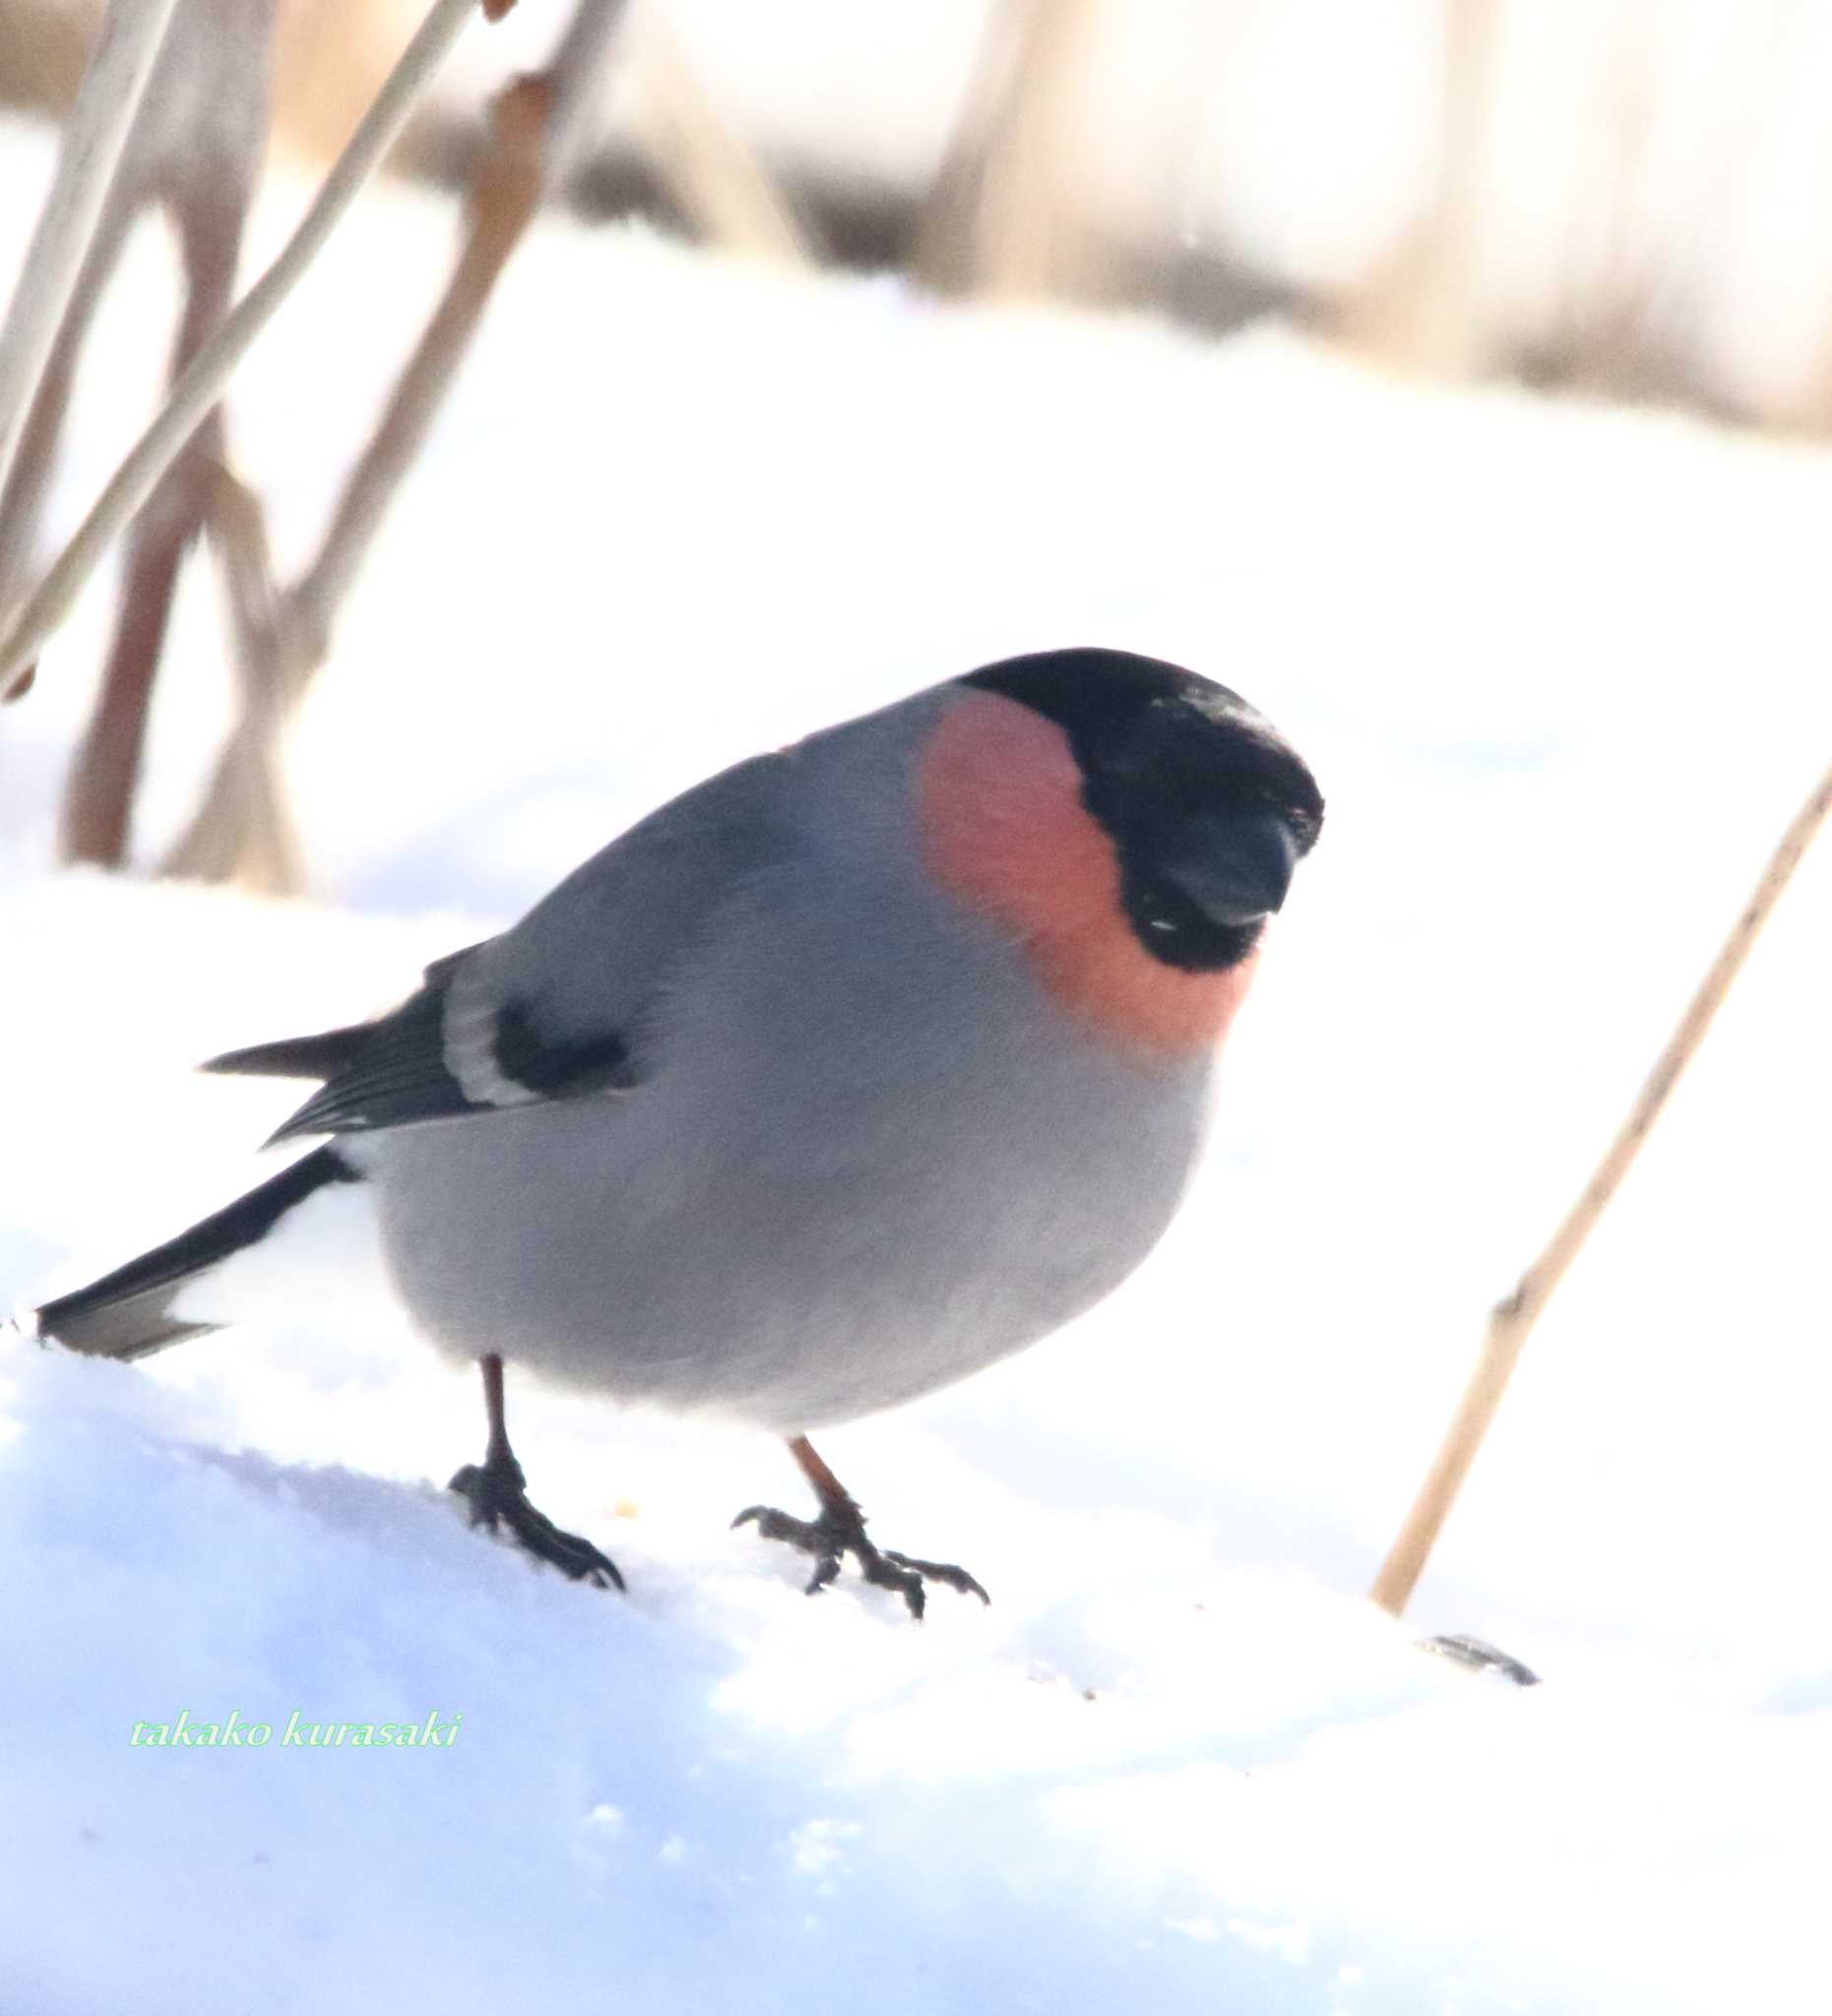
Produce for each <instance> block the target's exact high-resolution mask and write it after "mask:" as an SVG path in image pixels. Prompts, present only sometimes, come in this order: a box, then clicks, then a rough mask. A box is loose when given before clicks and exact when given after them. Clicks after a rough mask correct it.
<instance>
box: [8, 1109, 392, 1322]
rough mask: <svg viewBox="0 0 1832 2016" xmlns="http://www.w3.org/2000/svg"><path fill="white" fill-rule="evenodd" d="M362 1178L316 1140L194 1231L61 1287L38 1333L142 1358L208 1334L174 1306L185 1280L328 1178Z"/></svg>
mask: <svg viewBox="0 0 1832 2016" xmlns="http://www.w3.org/2000/svg"><path fill="white" fill-rule="evenodd" d="M357 1180H359V1179H358V1177H357V1175H356V1171H355V1170H354V1169H352V1168H351V1167H350V1166H349V1165H348V1164H347V1163H346V1162H345V1161H344V1160H343V1159H342V1158H341V1157H340V1156H339V1155H338V1153H337V1151H336V1149H334V1148H315V1149H313V1151H312V1152H311V1154H310V1155H307V1156H303V1157H301V1158H300V1160H299V1161H297V1162H295V1163H293V1164H292V1165H291V1166H288V1167H286V1168H284V1169H282V1170H281V1172H280V1174H279V1175H277V1176H271V1177H269V1179H268V1180H267V1181H266V1182H265V1183H262V1184H261V1185H260V1186H259V1187H258V1188H256V1189H253V1190H250V1191H249V1192H248V1193H247V1195H246V1196H244V1197H238V1198H236V1200H235V1202H234V1203H233V1204H229V1205H225V1206H224V1207H223V1209H222V1210H221V1211H216V1212H212V1214H211V1215H210V1217H208V1218H206V1219H202V1220H200V1221H199V1222H198V1223H197V1224H196V1225H194V1226H193V1227H192V1228H191V1229H190V1230H189V1231H183V1232H180V1233H179V1234H178V1236H177V1237H176V1238H175V1239H167V1240H166V1241H165V1243H164V1244H163V1245H162V1246H155V1247H154V1248H153V1250H152V1251H151V1252H149V1253H142V1254H141V1256H140V1258H139V1259H138V1260H130V1261H128V1263H127V1265H126V1266H125V1267H117V1268H116V1269H115V1270H114V1272H113V1273H112V1274H104V1275H103V1276H102V1278H101V1279H100V1280H99V1281H93V1282H91V1283H90V1285H89V1287H88V1288H80V1289H78V1290H77V1291H76V1292H74V1293H72V1294H67V1295H59V1296H58V1297H57V1299H56V1300H55V1301H52V1302H46V1303H45V1304H44V1306H43V1307H42V1308H41V1309H39V1310H38V1311H37V1322H36V1327H37V1333H38V1335H39V1336H40V1337H44V1338H49V1339H51V1340H52V1341H53V1342H54V1343H57V1344H61V1345H65V1346H67V1347H68V1348H69V1349H70V1350H71V1351H81V1352H89V1353H92V1354H93V1355H95V1356H98V1357H107V1358H138V1357H144V1356H145V1355H147V1354H148V1353H149V1352H155V1351H160V1350H163V1348H164V1347H165V1346H166V1345H168V1344H179V1343H182V1341H183V1340H184V1339H185V1338H187V1337H201V1336H202V1335H203V1334H204V1333H205V1332H206V1331H208V1330H214V1329H215V1328H216V1327H217V1326H216V1325H215V1324H214V1323H187V1322H185V1321H183V1320H182V1319H180V1318H179V1317H176V1316H174V1315H173V1314H172V1313H171V1308H172V1304H173V1303H174V1302H175V1301H176V1300H177V1299H178V1295H179V1293H180V1292H181V1291H182V1290H183V1288H184V1287H185V1285H186V1284H187V1283H188V1282H190V1281H192V1280H194V1279H195V1278H196V1277H197V1276H198V1275H200V1274H202V1273H203V1272H204V1270H205V1269H206V1268H209V1267H214V1266H216V1265H217V1263H218V1262H219V1261H221V1260H226V1259H227V1258H228V1257H229V1255H230V1254H231V1253H239V1252H240V1251H241V1250H242V1248H243V1247H244V1246H252V1245H253V1244H254V1243H255V1241H256V1240H257V1239H259V1238H262V1237H264V1236H265V1235H266V1234H267V1233H268V1232H269V1231H271V1230H272V1229H274V1227H275V1226H276V1225H278V1224H279V1222H280V1221H281V1219H283V1218H284V1216H285V1215H286V1213H287V1212H288V1211H290V1210H291V1209H292V1207H293V1206H294V1205H295V1204H301V1203H303V1202H304V1201H305V1199H306V1198H307V1197H309V1196H311V1194H312V1193H313V1191H315V1190H321V1189H323V1187H324V1186H325V1185H326V1184H327V1183H353V1182H356V1181H357Z"/></svg>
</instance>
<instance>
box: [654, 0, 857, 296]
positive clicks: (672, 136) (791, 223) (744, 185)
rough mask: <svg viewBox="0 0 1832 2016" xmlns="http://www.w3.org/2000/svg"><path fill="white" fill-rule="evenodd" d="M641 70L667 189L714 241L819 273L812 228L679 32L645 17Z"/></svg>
mask: <svg viewBox="0 0 1832 2016" xmlns="http://www.w3.org/2000/svg"><path fill="white" fill-rule="evenodd" d="M636 68H637V72H638V75H639V77H640V79H641V83H642V86H643V93H642V109H641V113H640V121H641V127H642V133H643V138H644V141H645V143H646V152H647V153H648V155H649V158H651V159H652V160H653V161H654V162H655V164H656V167H657V169H658V170H659V172H660V174H661V176H662V179H663V183H664V184H665V185H666V187H667V191H668V194H669V195H670V196H671V197H672V198H673V200H674V202H675V203H676V204H677V205H678V206H679V208H680V211H681V213H682V215H683V216H684V217H686V218H688V219H689V220H690V221H692V223H693V225H694V227H695V229H696V230H697V231H698V233H699V235H700V236H701V237H702V238H703V239H704V240H705V241H706V242H707V243H708V244H712V245H717V246H719V247H721V248H722V249H723V250H725V251H727V252H737V253H741V254H744V255H746V256H749V257H751V258H758V259H770V260H774V261H776V262H777V263H778V264H780V265H784V266H793V267H799V268H802V269H805V270H812V269H813V268H814V267H815V266H816V265H818V264H819V261H818V260H817V258H816V257H815V253H814V249H813V247H812V246H811V244H810V243H809V240H808V235H807V230H806V227H805V225H804V224H803V223H802V222H801V221H800V220H799V219H798V218H797V217H796V215H795V212H794V209H793V207H792V206H791V205H790V202H789V201H788V199H787V198H786V197H785V196H784V195H783V194H782V192H781V190H780V189H779V188H778V187H777V185H776V182H775V181H774V179H773V178H772V177H771V176H770V175H769V173H768V172H767V171H766V170H765V168H764V166H763V163H762V162H761V160H759V158H758V157H757V155H756V152H755V151H754V150H753V149H752V148H751V146H750V145H749V143H748V142H747V141H746V140H745V139H744V138H743V136H742V135H741V134H740V133H738V132H737V130H736V129H735V128H734V127H733V126H732V125H731V123H730V121H729V120H727V119H726V118H724V117H722V116H721V114H720V112H719V110H718V108H717V107H716V106H714V105H713V104H712V103H711V102H710V101H709V100H708V98H707V95H706V93H705V90H704V88H703V87H702V86H701V83H700V80H699V78H698V77H697V76H696V75H695V74H694V70H693V66H692V65H691V64H690V63H689V62H688V61H687V58H686V57H685V55H684V54H683V53H682V51H681V48H680V44H679V43H678V42H677V41H676V39H675V37H674V34H673V32H672V30H670V29H669V27H668V25H667V23H666V22H665V21H663V20H662V19H661V18H660V17H659V16H657V15H656V14H654V13H650V14H647V15H645V16H643V17H642V21H641V33H640V34H639V36H638V37H637V48H636Z"/></svg>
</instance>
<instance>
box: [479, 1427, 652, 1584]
mask: <svg viewBox="0 0 1832 2016" xmlns="http://www.w3.org/2000/svg"><path fill="white" fill-rule="evenodd" d="M446 1488H447V1489H448V1490H454V1491H456V1492H457V1493H458V1495H459V1496H460V1497H461V1498H463V1499H464V1501H465V1502H466V1504H467V1505H469V1506H470V1508H471V1523H472V1525H473V1526H483V1527H487V1528H488V1529H489V1531H490V1532H491V1533H494V1532H495V1531H496V1529H497V1527H498V1526H499V1525H501V1526H506V1527H507V1528H508V1529H509V1531H510V1533H511V1534H512V1535H513V1536H514V1539H515V1542H516V1544H517V1545H518V1546H520V1547H523V1548H525V1549H526V1550H527V1551H528V1552H529V1553H531V1554H533V1555H534V1556H535V1558H536V1559H537V1560H540V1561H550V1562H551V1563H552V1564H553V1566H554V1567H556V1568H557V1569H559V1571H560V1573H561V1574H562V1575H570V1576H571V1577H572V1579H573V1580H574V1581H575V1582H589V1583H591V1585H592V1587H593V1588H594V1589H621V1588H622V1587H623V1577H622V1576H621V1575H619V1574H618V1572H617V1564H616V1562H615V1561H613V1560H612V1559H611V1558H610V1556H609V1555H608V1554H601V1553H600V1552H599V1550H598V1548H597V1547H595V1546H594V1545H593V1544H592V1543H591V1542H590V1541H589V1540H586V1539H584V1538H583V1537H582V1536H581V1535H579V1534H576V1533H563V1532H562V1531H561V1530H560V1529H559V1528H558V1527H557V1526H555V1525H554V1523H553V1521H552V1520H551V1519H549V1518H548V1517H547V1516H546V1514H545V1513H544V1512H537V1510H536V1509H535V1507H534V1506H533V1505H531V1504H530V1503H529V1502H528V1481H527V1479H526V1478H525V1477H524V1476H523V1475H522V1466H521V1465H520V1464H519V1463H518V1462H517V1461H516V1460H515V1458H514V1457H513V1456H502V1457H497V1456H490V1457H486V1458H485V1459H484V1461H483V1462H481V1463H467V1464H466V1465H465V1467H464V1469H463V1470H461V1471H460V1472H459V1473H458V1475H457V1476H456V1477H455V1478H453V1480H452V1481H451V1483H450V1484H448V1485H447V1486H446Z"/></svg>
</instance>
